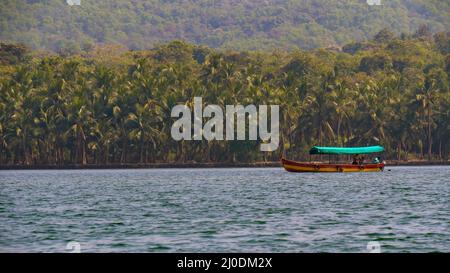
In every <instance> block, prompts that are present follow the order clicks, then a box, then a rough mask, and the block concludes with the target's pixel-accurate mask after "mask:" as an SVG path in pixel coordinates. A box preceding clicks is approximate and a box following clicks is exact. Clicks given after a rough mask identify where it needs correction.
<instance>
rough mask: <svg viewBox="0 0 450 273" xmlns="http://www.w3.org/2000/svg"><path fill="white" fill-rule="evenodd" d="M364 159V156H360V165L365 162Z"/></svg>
mask: <svg viewBox="0 0 450 273" xmlns="http://www.w3.org/2000/svg"><path fill="white" fill-rule="evenodd" d="M364 159H365V158H364V156H360V157H359V162H358V163H359V165H362V164H364Z"/></svg>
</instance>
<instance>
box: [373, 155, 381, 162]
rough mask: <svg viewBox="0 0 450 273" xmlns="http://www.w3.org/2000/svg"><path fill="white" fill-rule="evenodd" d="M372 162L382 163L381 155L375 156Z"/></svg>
mask: <svg viewBox="0 0 450 273" xmlns="http://www.w3.org/2000/svg"><path fill="white" fill-rule="evenodd" d="M372 163H373V164H379V163H380V157H379V156H377V157H375V158H374V159H373V160H372Z"/></svg>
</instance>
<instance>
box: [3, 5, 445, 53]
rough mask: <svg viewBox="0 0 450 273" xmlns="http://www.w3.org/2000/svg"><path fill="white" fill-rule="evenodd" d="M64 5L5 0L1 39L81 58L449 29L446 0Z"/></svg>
mask: <svg viewBox="0 0 450 273" xmlns="http://www.w3.org/2000/svg"><path fill="white" fill-rule="evenodd" d="M381 3H382V5H381V6H369V5H368V4H367V1H366V0H339V1H335V0H333V1H328V0H164V1H163V0H132V1H130V0H105V1H103V0H102V1H98V0H81V5H80V6H69V5H68V4H67V3H66V0H2V1H0V40H4V41H9V42H22V43H24V44H26V45H28V46H30V47H32V48H34V49H50V50H53V51H57V52H60V51H64V52H69V53H74V52H75V53H76V52H80V51H83V50H88V49H90V48H91V47H92V46H93V45H94V44H98V43H101V44H105V43H106V44H110V43H114V44H121V45H124V46H126V47H127V48H129V49H131V50H140V49H150V48H152V47H153V46H155V45H156V44H158V43H164V42H168V41H171V40H173V39H182V40H186V41H188V42H190V43H194V44H202V45H207V46H210V47H213V48H228V49H236V50H255V49H256V50H259V49H262V50H268V49H275V48H278V49H293V48H296V47H299V48H302V49H311V48H317V47H328V46H336V45H337V46H341V45H344V44H346V43H348V42H350V41H362V40H365V39H370V38H371V37H373V35H375V34H376V33H377V32H378V31H380V30H381V29H383V28H386V27H387V28H389V29H391V30H393V32H394V33H395V34H397V35H400V34H401V33H412V32H414V31H415V30H416V29H418V28H419V26H421V25H427V26H428V27H429V28H430V29H431V31H432V32H440V31H448V30H449V29H450V20H449V18H450V6H449V5H450V4H449V3H450V2H449V1H448V0H445V1H443V0H381Z"/></svg>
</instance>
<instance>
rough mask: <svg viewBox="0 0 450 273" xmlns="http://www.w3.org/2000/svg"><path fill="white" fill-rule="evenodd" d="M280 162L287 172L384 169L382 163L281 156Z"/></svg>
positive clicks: (369, 170) (370, 170) (376, 170)
mask: <svg viewBox="0 0 450 273" xmlns="http://www.w3.org/2000/svg"><path fill="white" fill-rule="evenodd" d="M281 163H282V164H283V167H284V169H285V170H286V171H289V172H332V173H335V172H380V171H383V170H384V166H385V164H384V163H377V164H362V165H353V164H326V163H309V162H297V161H292V160H287V159H284V158H282V159H281Z"/></svg>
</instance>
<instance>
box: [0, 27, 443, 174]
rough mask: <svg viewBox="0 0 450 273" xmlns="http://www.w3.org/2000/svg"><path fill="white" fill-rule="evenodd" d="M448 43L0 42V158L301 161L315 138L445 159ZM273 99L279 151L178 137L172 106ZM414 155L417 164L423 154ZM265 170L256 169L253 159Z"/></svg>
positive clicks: (419, 38)
mask: <svg viewBox="0 0 450 273" xmlns="http://www.w3.org/2000/svg"><path fill="white" fill-rule="evenodd" d="M449 53H450V42H449V34H448V33H444V32H441V33H431V32H430V31H429V30H427V29H426V28H420V29H419V30H418V31H417V32H415V33H412V34H408V35H405V34H403V35H401V36H399V37H398V36H395V35H394V34H393V33H392V32H391V31H389V30H388V29H383V30H381V31H380V32H379V33H378V34H377V35H375V36H374V37H373V39H371V40H367V41H361V42H352V43H349V44H347V45H345V46H343V47H342V48H337V47H332V48H319V49H312V50H308V51H303V50H294V51H283V50H273V51H226V50H217V49H213V48H209V47H206V46H198V45H192V44H189V43H186V42H183V41H172V42H170V43H167V44H161V45H159V46H156V47H155V48H154V49H152V50H147V51H129V50H125V49H123V48H121V47H120V46H114V45H102V46H96V47H95V48H93V49H91V50H90V51H85V52H81V53H78V54H74V55H71V54H50V53H47V52H42V51H31V50H29V49H28V48H26V47H25V46H23V45H20V44H10V43H1V44H0V166H1V167H2V168H6V167H7V166H96V165H97V166H128V165H129V166H138V165H142V166H158V164H167V163H170V164H175V165H174V166H177V165H183V164H187V163H189V162H196V164H212V163H214V164H215V163H220V164H222V165H223V166H226V165H227V164H230V166H236V164H250V166H251V164H253V163H255V162H274V161H278V159H279V158H280V155H281V154H284V155H285V156H287V157H289V158H292V159H296V160H307V159H308V157H309V155H308V150H309V149H310V147H311V146H314V145H323V146H367V145H383V146H384V147H385V148H386V153H385V155H384V158H385V159H386V160H396V162H403V161H417V160H419V161H422V160H428V161H430V162H447V160H448V159H449V150H450V142H449V141H448V140H449V139H450V124H449V122H450V89H449V75H450V55H449ZM196 96H198V97H202V98H203V102H204V103H205V104H216V105H220V106H224V105H237V104H240V105H248V104H255V105H279V106H280V145H279V148H278V150H277V151H274V152H261V151H260V150H259V145H260V144H261V143H260V142H259V141H214V140H213V141H206V140H203V141H174V140H173V139H172V138H171V134H170V129H171V125H172V124H173V122H174V118H172V117H171V109H172V108H173V107H174V106H175V105H178V104H186V105H188V106H189V107H192V102H193V98H194V97H196ZM417 162H418V161H417ZM255 164H257V163H255Z"/></svg>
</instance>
